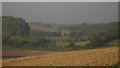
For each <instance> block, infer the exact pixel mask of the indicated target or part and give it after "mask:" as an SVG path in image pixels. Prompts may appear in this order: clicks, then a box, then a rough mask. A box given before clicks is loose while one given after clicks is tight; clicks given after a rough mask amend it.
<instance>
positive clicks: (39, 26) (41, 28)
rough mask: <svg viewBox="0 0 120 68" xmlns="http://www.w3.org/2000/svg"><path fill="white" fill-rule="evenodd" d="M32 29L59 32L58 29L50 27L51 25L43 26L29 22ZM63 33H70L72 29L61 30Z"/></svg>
mask: <svg viewBox="0 0 120 68" xmlns="http://www.w3.org/2000/svg"><path fill="white" fill-rule="evenodd" d="M29 26H30V28H31V30H40V31H45V32H57V31H58V29H55V28H50V27H45V26H41V25H33V24H29ZM61 31H62V33H66V34H68V33H69V32H70V31H68V30H61Z"/></svg>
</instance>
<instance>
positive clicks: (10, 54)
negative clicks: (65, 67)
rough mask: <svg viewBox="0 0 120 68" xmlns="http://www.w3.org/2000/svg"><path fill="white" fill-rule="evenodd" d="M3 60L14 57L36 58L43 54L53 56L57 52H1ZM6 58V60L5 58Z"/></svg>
mask: <svg viewBox="0 0 120 68" xmlns="http://www.w3.org/2000/svg"><path fill="white" fill-rule="evenodd" d="M2 53H3V54H2V56H3V59H9V58H15V57H25V56H37V55H45V54H53V53H59V52H53V51H38V50H20V49H19V50H2ZM6 57H7V58H6Z"/></svg>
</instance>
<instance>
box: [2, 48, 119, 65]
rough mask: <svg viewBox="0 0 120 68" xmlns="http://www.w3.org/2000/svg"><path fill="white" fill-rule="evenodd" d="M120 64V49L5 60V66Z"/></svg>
mask: <svg viewBox="0 0 120 68" xmlns="http://www.w3.org/2000/svg"><path fill="white" fill-rule="evenodd" d="M117 62H118V47H113V48H105V49H93V50H83V51H71V52H65V53H58V54H49V55H42V56H33V57H24V58H17V59H10V60H3V66H107V65H111V64H114V63H117Z"/></svg>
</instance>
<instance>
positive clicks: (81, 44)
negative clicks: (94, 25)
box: [75, 41, 90, 46]
mask: <svg viewBox="0 0 120 68" xmlns="http://www.w3.org/2000/svg"><path fill="white" fill-rule="evenodd" d="M89 42H90V41H83V42H75V45H76V46H85V45H86V44H88V43H89Z"/></svg>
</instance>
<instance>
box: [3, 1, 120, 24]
mask: <svg viewBox="0 0 120 68" xmlns="http://www.w3.org/2000/svg"><path fill="white" fill-rule="evenodd" d="M2 14H3V15H5V16H14V17H22V18H24V19H25V20H26V21H27V22H42V23H65V24H67V23H68V24H78V23H83V22H87V23H101V22H114V21H117V20H118V3H117V2H109V3H106V2H104V3H102V2H101V3H100V2H98V3H96V2H86V3H83V2H68V3H63V2H58V3H57V2H54V3H51V2H48V3H47V2H46V3H44V2H28V3H26V2H3V3H2Z"/></svg>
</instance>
